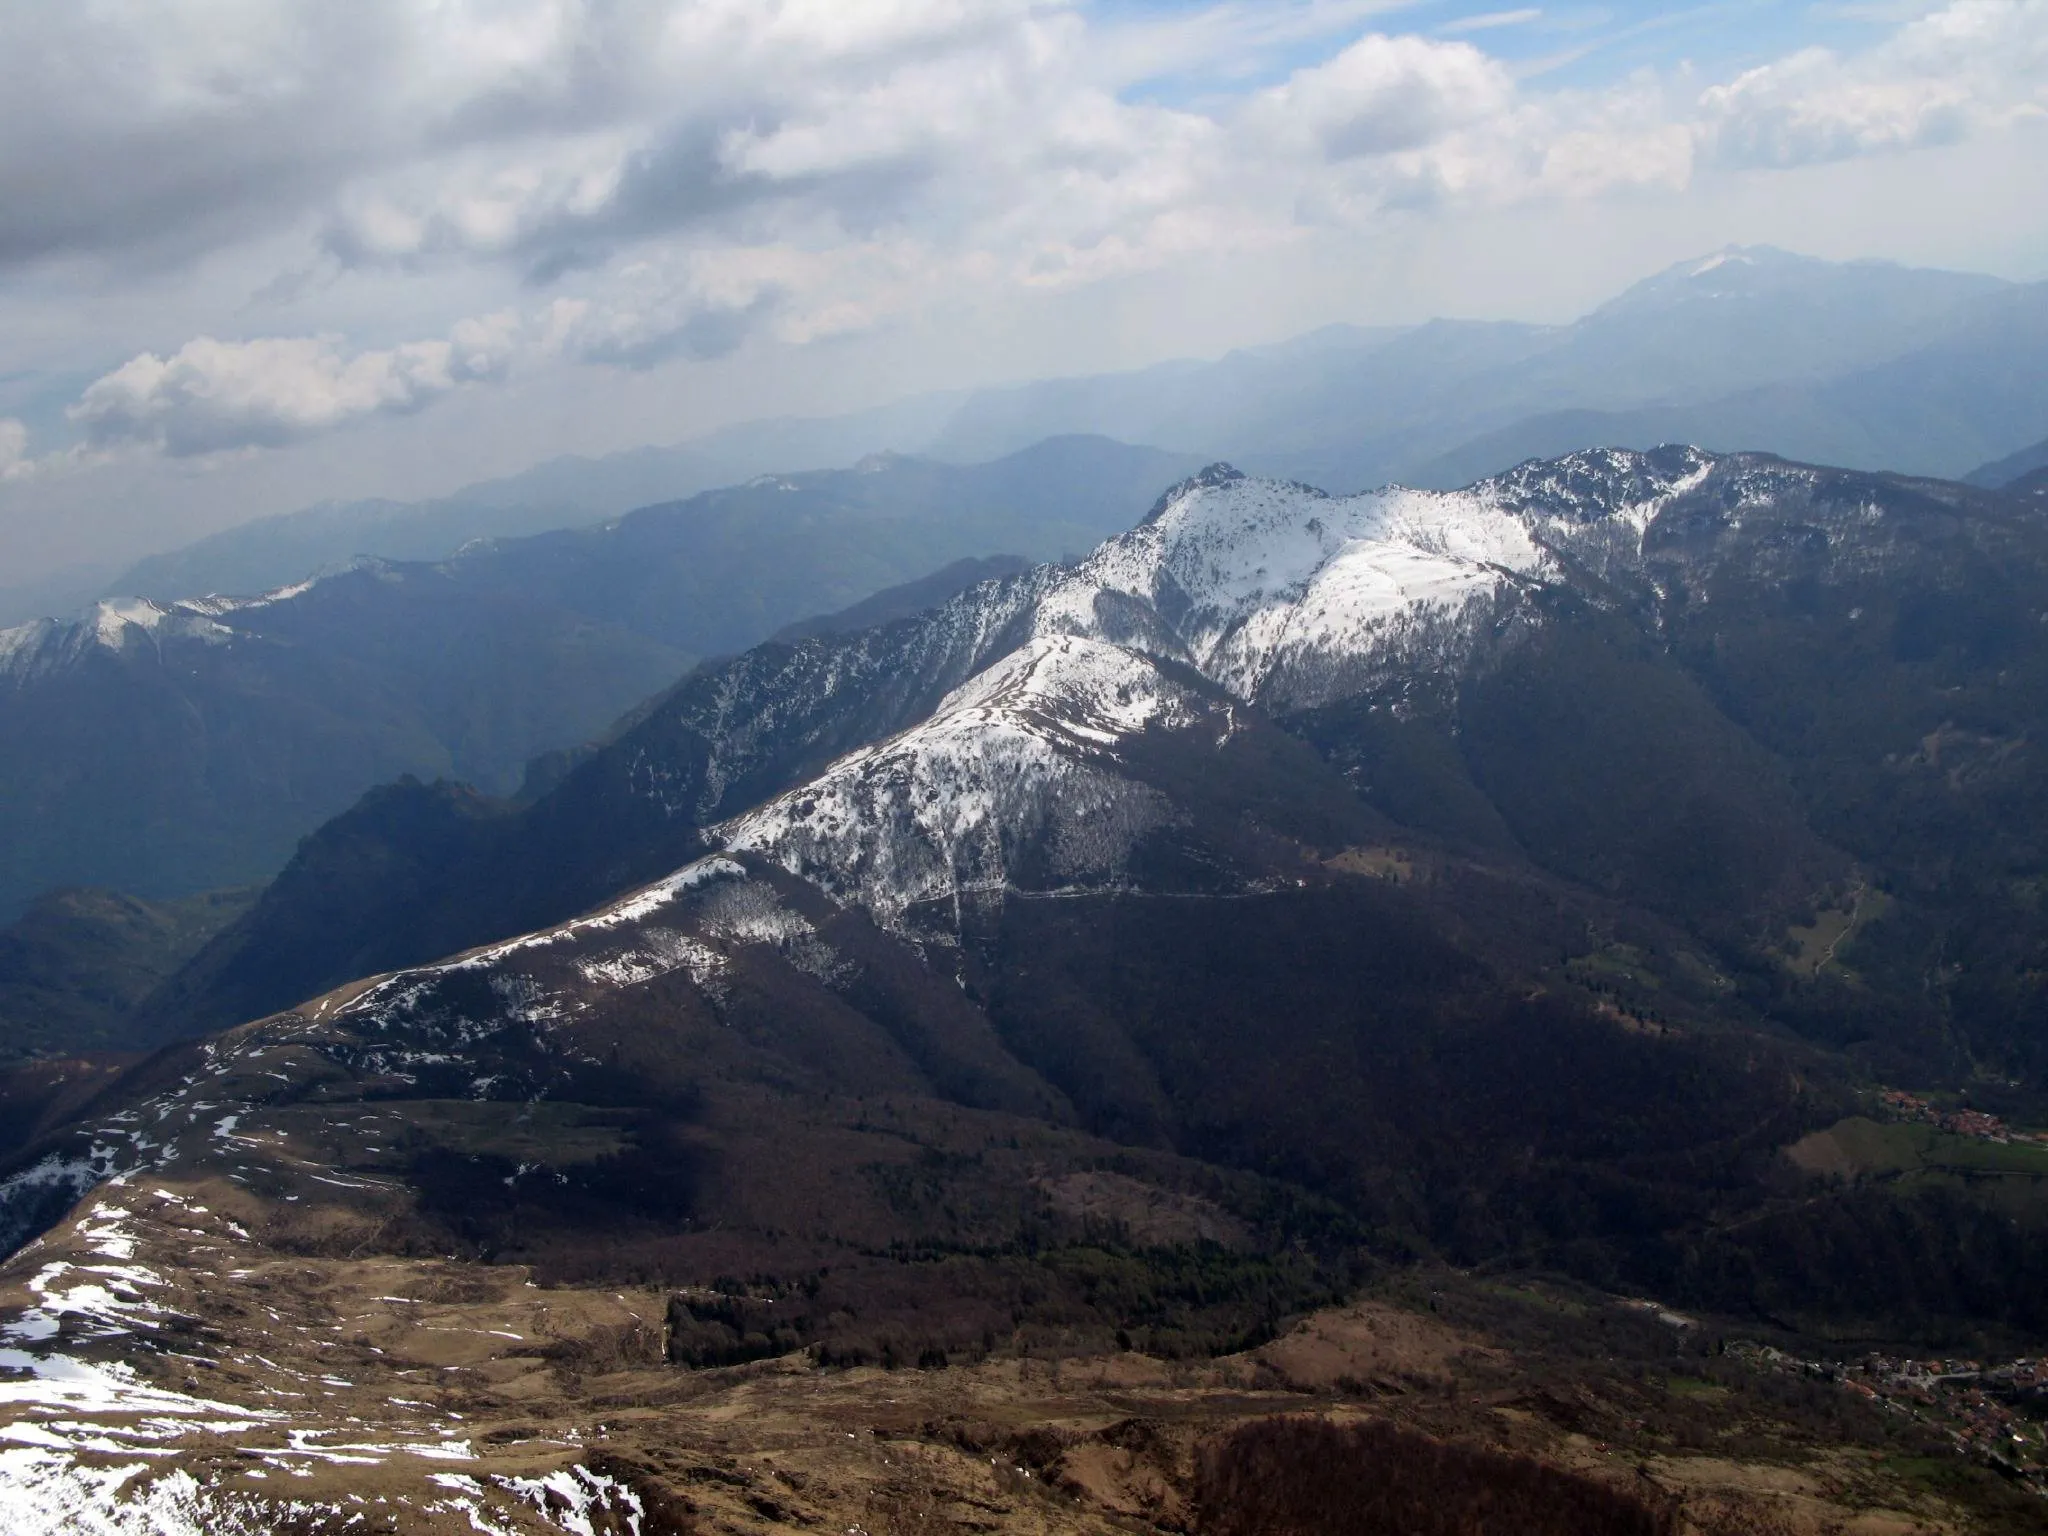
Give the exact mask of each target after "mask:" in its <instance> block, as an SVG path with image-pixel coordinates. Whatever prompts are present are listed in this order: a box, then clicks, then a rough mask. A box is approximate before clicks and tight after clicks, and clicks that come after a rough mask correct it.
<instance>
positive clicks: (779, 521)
mask: <svg viewBox="0 0 2048 1536" xmlns="http://www.w3.org/2000/svg"><path fill="white" fill-rule="evenodd" d="M1196 462H1197V461H1196V460H1195V459H1193V458H1192V456H1190V455H1187V454H1172V453H1162V452H1160V451H1158V450H1156V449H1151V448H1135V447H1131V446H1128V445H1126V444H1123V443H1117V442H1112V441H1110V440H1108V439H1106V438H1099V437H1067V438H1054V439H1050V440H1048V441H1046V442H1042V443H1038V444H1035V445H1034V446H1032V447H1029V448H1026V449H1024V450H1022V451H1021V452H1018V453H1014V454H1011V455H1009V456H1008V457H1006V458H1002V459H998V460H996V461H994V462H992V463H988V464H979V465H970V466H959V465H952V464H941V463H936V462H933V461H931V460H925V459H913V458H906V457H903V456H901V455H895V454H878V455H875V456H872V457H870V458H868V459H865V460H863V461H862V462H861V463H860V464H859V465H858V466H857V467H855V468H853V469H850V470H814V471H807V472H801V473H795V474H779V475H766V476H761V477H759V478H757V479H754V480H751V481H749V482H748V483H746V484H745V485H738V486H731V487H728V488H726V489H723V490H717V491H708V492H705V493H703V494H701V495H698V496H695V497H692V498H691V499H690V500H688V501H685V502H676V503H670V504H668V505H664V506H658V507H644V508H642V509H641V510H639V511H637V512H633V513H629V514H628V515H627V516H625V517H622V518H618V519H615V520H613V521H611V522H608V523H604V524H601V525H599V526H596V527H592V528H574V529H564V530H561V531H558V532H555V533H548V534H542V535H539V536H536V537H534V538H531V539H521V540H516V541H504V542H500V543H496V544H492V545H488V546H483V547H479V548H474V549H470V550H466V551H464V552H463V554H462V555H461V556H460V557H458V558H457V559H455V560H453V561H451V562H450V566H449V568H450V569H451V570H452V571H454V572H456V573H457V575H458V578H459V579H460V580H461V581H462V582H463V583H464V584H465V585H467V586H470V587H474V588H477V589H480V590H491V591H505V592H517V593H520V594H522V595H525V596H528V597H536V598H540V599H543V600H545V601H547V602H549V603H553V604H555V605H557V606H559V607H562V608H565V609H568V610H570V611H571V612H575V613H581V614H585V615H588V616H590V617H591V618H593V619H599V618H601V619H603V620H604V621H606V622H609V623H614V624H620V625H623V626H625V627H626V628H628V629H631V630H633V631H635V632H636V633H638V634H642V635H646V636H648V637H650V638H652V639H657V640H660V641H662V642H663V643H665V644H669V645H674V646H678V647H680V648H682V649H684V650H687V651H690V652H692V653H694V654H697V655H717V654H720V653H723V652H728V651H735V650H740V649H743V648H745V647H746V646H749V645H753V644H756V643H758V642H759V641H760V640H762V639H763V638H765V637H766V636H768V635H770V634H772V633H774V632H775V631H776V630H777V629H779V628H780V627H781V626H782V625H784V624H786V623H789V622H790V621H791V620H794V619H798V618H803V617H808V616H810V615H812V614H817V613H825V612H833V611H836V610H839V609H842V608H845V607H847V606H849V605H851V604H853V603H855V602H858V601H860V600H861V599H863V598H866V597H868V596H869V595H870V594H872V593H875V592H878V591H880V590H882V589H884V588H888V587H893V586H896V585H899V584H901V583H902V582H904V581H906V580H909V579H911V578H921V577H924V576H926V575H928V574H929V573H930V572H931V571H932V570H933V569H934V568H935V567H937V566H940V565H944V564H950V563H951V562H953V561H956V560H962V559H973V558H980V557H983V556H988V555H993V554H999V553H1000V554H1011V555H1018V556H1023V557H1026V558H1028V559H1032V560H1046V559H1055V558H1058V557H1060V556H1062V555H1069V554H1078V553H1080V552H1082V551H1085V550H1087V549H1090V548H1093V547H1094V545H1095V544H1096V543H1098V542H1099V541H1100V540H1102V539H1103V538H1105V537H1107V536H1108V535H1109V534H1111V533H1114V532H1116V531H1117V530H1119V529H1122V528H1126V527H1128V526H1130V524H1131V522H1132V521H1133V520H1134V519H1135V518H1136V517H1137V516H1138V514H1139V513H1140V512H1141V511H1143V509H1144V508H1145V506H1146V504H1147V503H1148V502H1150V501H1151V500H1152V498H1153V496H1154V495H1155V493H1156V492H1157V490H1158V488H1159V486H1160V485H1162V484H1165V483H1167V482H1169V481H1171V480H1173V479H1175V478H1177V477H1178V476H1180V475H1183V474H1186V473H1187V472H1188V470H1189V469H1190V468H1192V467H1193V466H1194V464H1195V463H1196Z"/></svg>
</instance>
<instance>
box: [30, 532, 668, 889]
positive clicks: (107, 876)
mask: <svg viewBox="0 0 2048 1536" xmlns="http://www.w3.org/2000/svg"><path fill="white" fill-rule="evenodd" d="M685 662H686V658H685V657H684V656H683V655H681V654H680V653H678V652H676V651H675V650H672V649H670V648H668V647H666V646H663V645H660V644H658V643H656V642H652V641H649V640H645V639H642V638H640V637H637V636H634V635H630V634H627V633H625V632H623V631H621V630H619V629H617V628H614V627H607V626H603V625H598V624H593V623H590V622H588V621H585V620H583V619H581V618H578V617H577V616H575V615H573V614H569V613H566V612H563V611H562V610H560V609H558V608H553V607H549V606H547V605H544V604H541V603H537V602H534V601H531V600H529V599H525V598H521V597H519V596H516V595H512V594H504V593H489V592H478V591H475V590H471V589H466V588H464V587H463V586H461V585H460V584H459V583H457V582H455V581H453V580H451V579H450V578H449V577H448V576H447V575H446V573H444V572H442V571H439V570H436V569H434V568H431V567H420V566H411V567H401V566H381V565H380V566H366V567H361V568H358V569H355V570H351V571H348V572H344V573H342V574H339V575H336V576H332V577H328V578H326V579H323V580H321V581H318V582H314V583H311V584H308V585H305V586H302V587H299V588H288V589H285V590H283V591H280V592H277V593H273V594H271V595H270V596H269V597H267V598H261V599H256V600H252V601H239V600H233V599H212V600H205V601H199V602H193V603H182V604H177V605H174V606H172V607H170V608H161V607H158V606H156V605H155V604H151V603H146V602H140V601H131V602H127V603H113V602H105V603H101V604H99V605H98V606H97V607H96V608H95V609H94V610H93V611H92V612H91V613H89V614H88V615H86V616H85V617H84V618H83V619H80V620H78V621H75V622H71V623H57V622H54V621H48V620H45V621H41V622H38V623H36V624H31V625H25V626H22V627H21V628H18V629H14V630H9V631H6V632H5V633H4V635H0V911H4V912H10V913H11V912H13V911H17V910H19V909H20V907H21V906H22V904H24V903H25V902H26V901H28V900H29V898H31V897H32V896H33V895H35V894H36V893H37V892H39V891H42V890H45V889H47V888H49V887H51V886H56V885H65V884H77V883H81V882H96V883H100V884H106V885H112V886H117V887H119V888H122V889H126V890H131V891H134V892H136V893H138V894H140V895H142V896H145V897H152V898H155V897H166V896H177V895H183V894H186V893H189V892H193V891H197V890H206V889H212V888H218V887H222V886H228V885H233V884H238V883H248V882H251V881H256V880H262V879H265V878H267V877H268V876H269V875H270V874H271V873H272V872H273V871H274V870H276V869H277V867H278V866H279V865H280V864H281V863H283V861H284V860H285V859H286V858H287V857H288V856H289V855H290V852H291V849H292V847H293V845H294V844H295V843H296V842H297V841H298V839H299V838H300V837H301V836H302V835H303V834H304V833H306V832H307V831H309V830H310V829H312V828H313V827H316V826H318V825H319V824H320V822H321V821H323V820H325V819H326V818H327V817H329V816H331V815H333V814H335V813H336V812H337V811H339V810H341V809H342V808H343V807H345V806H347V805H348V804H349V803H350V802H351V801H352V800H354V799H355V798H356V796H358V795H360V794H361V793H362V792H363V790H364V789H365V787H367V786H369V785H372V784H375V783H377V782H379V781H381V780H384V779H387V778H391V777H393V776H395V775H397V774H401V773H417V774H425V775H428V776H431V777H440V776H444V775H453V776H460V777H463V778H471V779H475V780H478V781H480V782H483V783H486V784H490V785H494V786H502V787H510V785H511V784H512V783H515V782H516V781H517V780H516V775H517V773H518V769H519V765H520V764H521V763H522V762H523V761H524V760H525V759H526V758H528V757H530V756H532V755H533V754H534V753H536V752H538V751H541V750H543V749H545V748H548V747H554V746H560V745H565V744H569V743H574V742H577V741H581V740H584V739H586V738H587V737H589V736H591V735H593V734H595V733H597V732H598V731H600V730H602V729H603V728H604V726H605V725H606V724H608V723H609V722H610V721H611V720H612V719H613V718H615V717H616V715H617V714H618V713H619V711H621V710H623V709H624V708H626V707H627V705H629V704H630V703H632V702H633V700H635V699H636V698H639V697H642V696H644V695H645V694H646V693H648V692H650V691H651V690H653V689H654V688H657V687H659V686H661V684H663V683H664V682H666V681H667V680H668V679H670V678H672V677H673V676H674V675H675V673H676V672H677V671H678V670H679V669H680V668H681V667H682V666H683V665H684V664H685Z"/></svg>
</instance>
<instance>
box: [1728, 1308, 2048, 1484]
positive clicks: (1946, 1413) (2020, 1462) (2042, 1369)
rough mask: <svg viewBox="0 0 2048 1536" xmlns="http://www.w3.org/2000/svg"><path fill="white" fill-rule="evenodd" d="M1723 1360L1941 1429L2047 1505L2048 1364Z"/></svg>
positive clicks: (1781, 1354)
mask: <svg viewBox="0 0 2048 1536" xmlns="http://www.w3.org/2000/svg"><path fill="white" fill-rule="evenodd" d="M1728 1353H1729V1354H1730V1355H1731V1356H1735V1357H1737V1358H1746V1359H1748V1360H1750V1361H1751V1362H1752V1363H1753V1364H1755V1365H1757V1366H1758V1367H1759V1368H1761V1369H1766V1370H1778V1371H1788V1372H1797V1373H1799V1374H1801V1375H1805V1376H1809V1377H1813V1378H1815V1379H1818V1380H1823V1381H1835V1382H1839V1383H1840V1384H1841V1385H1842V1386H1843V1388H1844V1389H1846V1390H1847V1391H1851V1392H1855V1393H1858V1394H1859V1395H1861V1396H1863V1397H1865V1398H1868V1399H1870V1400H1871V1401H1873V1402H1875V1403H1878V1404H1879V1405H1881V1406H1882V1407H1884V1408H1885V1409H1886V1410H1887V1411H1889V1412H1892V1413H1899V1414H1904V1415H1906V1416H1907V1417H1909V1418H1913V1419H1915V1420H1917V1421H1919V1422H1920V1423H1923V1424H1927V1425H1929V1426H1931V1427H1933V1428H1936V1429H1939V1430H1940V1431H1942V1432H1943V1433H1944V1434H1946V1435H1947V1436H1948V1438H1949V1440H1950V1441H1951V1443H1952V1444H1954V1446H1955V1447H1956V1449H1957V1450H1958V1451H1961V1452H1962V1453H1963V1454H1965V1455H1967V1456H1970V1457H1973V1458H1975V1459H1976V1460H1978V1461H1981V1462H1983V1463H1985V1464H1986V1465H1987V1466H1990V1467H1991V1468H1993V1469H1994V1470H1995V1471H1997V1472H1999V1473H2001V1474H2002V1475H2004V1476H2006V1477H2008V1478H2011V1479H2012V1480H2013V1481H2014V1482H2016V1483H2018V1484H2019V1485H2020V1486H2022V1487H2024V1488H2026V1489H2027V1490H2029V1491H2030V1492H2032V1493H2035V1494H2038V1495H2040V1496H2042V1497H2044V1498H2048V1359H2042V1358H2033V1357H2029V1358H2023V1359H2016V1360H2010V1361H2007V1362H2005V1363H2004V1364H2002V1365H1986V1364H1985V1363H1984V1362H1983V1361H1980V1360H1967V1359H1914V1358H1911V1357H1908V1356H1902V1355H1887V1354H1878V1353H1872V1354H1868V1355H1865V1356H1864V1357H1863V1358H1862V1359H1861V1360H1857V1361H1838V1360H1808V1359H1801V1358H1799V1357H1798V1356H1796V1355H1792V1354H1788V1353H1786V1352H1785V1351H1783V1350H1779V1349H1774V1348H1772V1347H1770V1346H1768V1345H1761V1344H1755V1343H1751V1342H1749V1341H1746V1340H1739V1341H1734V1342H1731V1343H1730V1344H1729V1345H1728Z"/></svg>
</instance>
